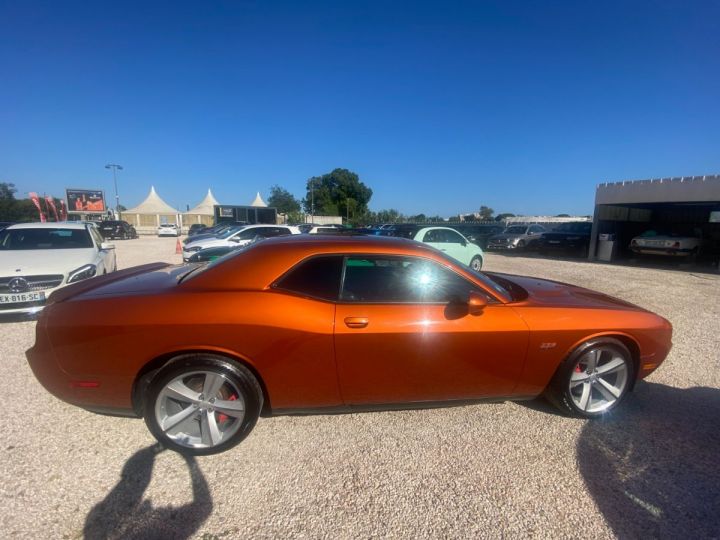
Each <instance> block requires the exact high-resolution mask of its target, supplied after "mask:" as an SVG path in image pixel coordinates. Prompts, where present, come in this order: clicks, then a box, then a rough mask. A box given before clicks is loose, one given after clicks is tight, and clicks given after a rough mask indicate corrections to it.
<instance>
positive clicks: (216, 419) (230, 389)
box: [144, 354, 263, 456]
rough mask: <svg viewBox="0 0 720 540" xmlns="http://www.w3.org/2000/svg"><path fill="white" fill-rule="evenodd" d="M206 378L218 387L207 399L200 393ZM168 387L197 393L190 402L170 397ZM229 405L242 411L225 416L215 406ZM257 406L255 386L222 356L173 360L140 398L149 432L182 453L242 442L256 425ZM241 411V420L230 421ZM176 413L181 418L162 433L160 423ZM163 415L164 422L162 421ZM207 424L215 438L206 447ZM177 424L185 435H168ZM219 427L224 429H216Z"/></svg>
mask: <svg viewBox="0 0 720 540" xmlns="http://www.w3.org/2000/svg"><path fill="white" fill-rule="evenodd" d="M206 374H212V375H211V377H217V376H220V378H221V379H222V382H221V386H219V387H218V389H217V391H216V392H215V393H214V394H213V395H212V396H204V395H203V391H204V390H205V389H206V388H207V385H208V380H209V379H208V377H207V375H206ZM215 380H217V379H215ZM178 381H180V383H178ZM170 383H173V384H174V385H177V384H180V387H181V388H184V389H186V390H188V391H192V392H198V389H199V395H198V397H197V398H195V399H192V400H191V399H187V398H185V397H183V398H181V399H175V398H174V396H173V397H170V396H168V393H169V392H170V391H169V390H168V388H166V387H167V385H168V384H170ZM210 386H212V384H210ZM173 388H178V386H173ZM218 396H222V397H220V398H218ZM231 402H233V403H235V404H238V403H239V404H240V405H235V406H244V407H243V408H244V410H241V409H238V410H234V411H233V412H232V413H231V412H227V411H226V412H227V414H225V413H224V412H222V411H220V410H219V409H220V408H222V407H223V405H218V404H227V405H230V404H231ZM262 404H263V393H262V389H261V387H260V384H259V383H258V381H257V379H256V378H255V376H254V375H253V373H252V372H251V371H250V370H249V369H247V368H246V367H245V366H243V365H241V364H239V363H236V362H233V361H231V360H229V359H228V358H225V357H223V356H218V355H213V354H187V355H183V356H179V357H177V358H175V359H173V360H172V361H171V362H170V363H168V364H166V365H165V366H164V367H163V368H162V369H160V371H158V373H157V374H156V375H155V376H154V377H153V379H152V381H151V383H150V384H149V386H148V389H147V391H146V392H145V396H144V417H145V423H146V425H147V427H148V429H149V430H150V433H152V434H153V436H154V437H155V438H156V439H157V440H158V441H159V442H160V444H162V445H163V446H165V447H166V448H169V449H171V450H175V451H177V452H180V453H182V454H186V455H194V456H206V455H210V454H217V453H219V452H224V451H225V450H228V449H230V448H232V447H233V446H235V445H237V444H238V443H240V442H241V441H242V440H243V439H245V437H247V436H248V435H249V434H250V432H251V431H252V429H253V427H255V424H256V422H257V419H258V416H259V415H260V411H261V410H262ZM184 405H187V406H184ZM171 407H172V408H171ZM216 408H217V410H216ZM240 412H242V417H240V418H238V417H234V415H239V414H240ZM177 413H180V415H181V416H182V417H183V418H185V420H183V421H179V422H177V423H175V424H174V426H172V427H170V428H168V429H163V427H161V425H160V423H159V422H160V421H167V420H170V419H171V417H172V416H173V414H177ZM163 416H165V418H164V420H162V418H161V417H163ZM223 417H224V418H223ZM210 423H212V424H213V426H214V431H215V432H216V433H217V434H219V435H220V439H218V442H215V441H214V440H212V441H211V442H210V444H209V445H208V444H207V443H206V440H207V439H206V437H209V438H210V439H214V438H215V436H214V435H213V434H212V432H213V429H210ZM181 425H182V426H186V427H182V428H181V429H182V430H184V431H182V432H179V433H171V434H168V432H170V431H172V430H173V429H174V427H177V426H181ZM223 425H224V426H225V427H226V428H227V429H221V428H222V427H223ZM205 426H208V429H206V428H205ZM195 432H197V433H195ZM226 436H227V437H226ZM198 437H199V438H200V440H198Z"/></svg>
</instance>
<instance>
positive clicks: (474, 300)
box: [467, 291, 487, 315]
mask: <svg viewBox="0 0 720 540" xmlns="http://www.w3.org/2000/svg"><path fill="white" fill-rule="evenodd" d="M467 305H468V313H470V315H480V314H481V313H482V312H483V310H484V309H485V307H486V306H487V299H486V298H485V296H484V295H482V294H480V293H479V292H476V291H470V294H469V296H468V301H467Z"/></svg>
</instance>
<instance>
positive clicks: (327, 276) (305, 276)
mask: <svg viewBox="0 0 720 540" xmlns="http://www.w3.org/2000/svg"><path fill="white" fill-rule="evenodd" d="M342 266H343V257H342V255H328V256H325V257H313V258H311V259H307V260H305V261H303V262H301V263H300V264H298V265H297V266H295V267H294V268H293V269H292V270H290V272H288V273H287V274H285V275H284V276H283V277H281V278H280V279H279V280H278V281H276V282H275V283H273V288H276V289H284V290H286V291H290V292H294V293H297V294H300V295H302V296H310V297H313V298H321V299H323V300H330V301H332V302H335V301H337V299H338V295H339V292H340V278H341V277H342Z"/></svg>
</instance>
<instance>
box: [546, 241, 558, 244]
mask: <svg viewBox="0 0 720 540" xmlns="http://www.w3.org/2000/svg"><path fill="white" fill-rule="evenodd" d="M559 243H560V240H548V244H559Z"/></svg>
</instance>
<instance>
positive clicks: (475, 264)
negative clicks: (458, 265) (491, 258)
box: [468, 255, 483, 272]
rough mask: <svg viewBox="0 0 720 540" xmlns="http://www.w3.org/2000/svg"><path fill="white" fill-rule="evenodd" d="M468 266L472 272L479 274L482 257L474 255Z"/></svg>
mask: <svg viewBox="0 0 720 540" xmlns="http://www.w3.org/2000/svg"><path fill="white" fill-rule="evenodd" d="M468 266H469V267H470V268H472V269H473V270H475V271H476V272H479V271H480V270H482V266H483V260H482V257H481V256H480V255H475V256H474V257H473V258H472V260H471V261H470V264H469V265H468Z"/></svg>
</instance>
